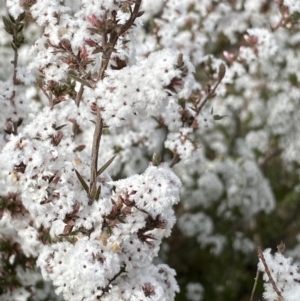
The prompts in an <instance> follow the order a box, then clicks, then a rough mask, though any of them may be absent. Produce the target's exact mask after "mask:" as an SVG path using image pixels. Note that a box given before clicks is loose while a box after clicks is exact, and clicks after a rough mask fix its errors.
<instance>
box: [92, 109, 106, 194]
mask: <svg viewBox="0 0 300 301" xmlns="http://www.w3.org/2000/svg"><path fill="white" fill-rule="evenodd" d="M102 128H103V121H102V118H101V113H100V108H98V107H97V121H96V126H95V131H94V137H93V147H92V162H91V182H90V193H92V192H93V191H95V190H96V180H97V170H98V154H99V147H100V141H101V136H102Z"/></svg>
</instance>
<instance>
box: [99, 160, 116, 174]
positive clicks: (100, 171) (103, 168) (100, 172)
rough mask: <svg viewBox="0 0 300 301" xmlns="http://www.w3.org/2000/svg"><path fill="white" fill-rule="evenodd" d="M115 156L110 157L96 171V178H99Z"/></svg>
mask: <svg viewBox="0 0 300 301" xmlns="http://www.w3.org/2000/svg"><path fill="white" fill-rule="evenodd" d="M116 156H117V155H114V156H113V157H111V158H110V159H109V160H108V161H107V162H106V163H105V164H104V165H103V166H102V167H101V168H100V169H99V170H98V171H97V177H98V176H100V175H101V174H102V173H103V171H104V170H105V169H106V168H107V167H108V166H109V165H110V164H111V163H112V162H113V161H114V159H115V157H116Z"/></svg>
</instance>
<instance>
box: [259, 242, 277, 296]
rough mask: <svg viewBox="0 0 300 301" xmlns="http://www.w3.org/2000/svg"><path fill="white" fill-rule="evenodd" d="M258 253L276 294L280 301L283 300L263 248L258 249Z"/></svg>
mask: <svg viewBox="0 0 300 301" xmlns="http://www.w3.org/2000/svg"><path fill="white" fill-rule="evenodd" d="M257 253H258V257H259V258H260V259H261V261H262V263H263V265H264V267H265V272H266V273H267V275H268V278H269V280H270V282H271V284H272V287H273V289H274V291H275V292H276V294H277V295H278V297H279V300H283V297H282V295H281V292H280V291H279V289H278V288H277V286H276V283H275V281H274V279H273V277H272V275H271V272H270V270H269V268H268V265H267V262H266V259H265V256H264V253H263V251H262V249H261V247H258V248H257Z"/></svg>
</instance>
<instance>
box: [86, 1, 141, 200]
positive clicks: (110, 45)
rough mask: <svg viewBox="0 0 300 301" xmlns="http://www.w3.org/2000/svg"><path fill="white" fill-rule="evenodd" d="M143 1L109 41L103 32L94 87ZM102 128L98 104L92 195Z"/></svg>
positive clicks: (93, 152) (112, 32)
mask: <svg viewBox="0 0 300 301" xmlns="http://www.w3.org/2000/svg"><path fill="white" fill-rule="evenodd" d="M141 1H142V0H136V3H135V5H134V9H133V12H132V14H131V15H130V18H129V19H128V20H127V22H126V23H125V24H124V25H123V26H121V28H118V27H117V26H116V28H115V29H113V30H112V31H111V32H110V36H109V42H107V40H108V32H107V30H108V28H106V31H105V32H104V33H103V34H102V48H103V52H102V53H103V54H102V63H101V68H100V70H99V73H98V76H97V79H96V82H94V84H93V85H92V87H93V88H95V87H96V84H97V83H98V81H99V80H103V78H104V76H105V71H106V69H107V67H108V64H109V61H110V58H111V55H112V53H113V51H114V47H115V45H116V43H117V41H118V39H119V37H120V36H121V35H123V34H124V33H125V32H126V31H127V30H128V29H129V28H130V27H131V26H132V25H133V23H134V21H135V19H136V18H137V16H138V13H139V9H140V5H141ZM104 21H105V22H106V21H107V15H106V16H105V18H104ZM105 27H107V22H106V24H105ZM102 129H103V120H102V118H101V113H100V108H99V107H98V106H97V120H96V126H95V132H94V137H93V148H92V162H91V182H90V195H91V194H93V192H94V191H96V180H97V169H98V156H99V148H100V141H101V136H102Z"/></svg>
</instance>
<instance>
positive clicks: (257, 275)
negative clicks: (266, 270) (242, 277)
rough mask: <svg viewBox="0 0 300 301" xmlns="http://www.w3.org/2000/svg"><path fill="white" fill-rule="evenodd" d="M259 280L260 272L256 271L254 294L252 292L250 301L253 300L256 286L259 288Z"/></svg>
mask: <svg viewBox="0 0 300 301" xmlns="http://www.w3.org/2000/svg"><path fill="white" fill-rule="evenodd" d="M258 278H259V270H258V269H257V270H256V275H255V282H254V285H253V289H252V292H251V297H250V301H252V300H253V297H254V292H255V290H256V286H257V282H258Z"/></svg>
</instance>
